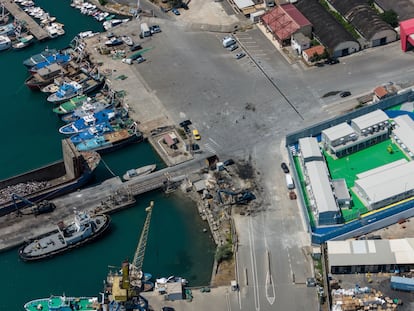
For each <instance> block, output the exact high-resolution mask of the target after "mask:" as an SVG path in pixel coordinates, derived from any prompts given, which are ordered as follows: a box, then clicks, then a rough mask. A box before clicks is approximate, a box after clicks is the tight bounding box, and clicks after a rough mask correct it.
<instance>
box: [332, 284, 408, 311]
mask: <svg viewBox="0 0 414 311" xmlns="http://www.w3.org/2000/svg"><path fill="white" fill-rule="evenodd" d="M331 294H332V311H353V310H387V311H392V310H397V307H398V305H399V304H400V301H399V300H398V299H396V300H393V299H391V298H389V297H384V295H383V294H382V293H381V292H380V291H377V290H375V289H373V288H369V287H361V288H360V287H355V288H350V289H343V288H339V289H334V290H332V292H331Z"/></svg>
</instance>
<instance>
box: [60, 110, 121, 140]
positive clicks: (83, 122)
mask: <svg viewBox="0 0 414 311" xmlns="http://www.w3.org/2000/svg"><path fill="white" fill-rule="evenodd" d="M116 116H117V112H116V111H115V110H114V109H105V110H102V111H99V112H96V113H94V114H89V115H87V116H85V117H83V118H80V119H79V120H76V121H75V122H72V123H69V124H66V125H64V126H62V127H61V128H60V129H59V133H61V134H65V135H73V134H76V133H80V132H83V131H86V130H87V129H89V128H90V127H92V126H96V125H98V124H101V123H106V122H110V121H112V120H114V119H115V118H116Z"/></svg>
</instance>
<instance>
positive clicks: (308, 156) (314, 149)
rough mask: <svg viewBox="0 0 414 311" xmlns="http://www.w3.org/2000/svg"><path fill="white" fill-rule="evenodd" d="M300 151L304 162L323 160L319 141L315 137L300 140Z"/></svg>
mask: <svg viewBox="0 0 414 311" xmlns="http://www.w3.org/2000/svg"><path fill="white" fill-rule="evenodd" d="M299 149H300V153H301V158H302V160H303V162H310V161H322V160H323V157H322V153H321V150H320V148H319V144H318V140H317V139H316V138H315V137H304V138H300V139H299Z"/></svg>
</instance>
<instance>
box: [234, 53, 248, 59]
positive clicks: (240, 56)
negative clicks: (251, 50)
mask: <svg viewBox="0 0 414 311" xmlns="http://www.w3.org/2000/svg"><path fill="white" fill-rule="evenodd" d="M245 56H246V53H244V52H240V53H237V54H236V59H240V58H243V57H245Z"/></svg>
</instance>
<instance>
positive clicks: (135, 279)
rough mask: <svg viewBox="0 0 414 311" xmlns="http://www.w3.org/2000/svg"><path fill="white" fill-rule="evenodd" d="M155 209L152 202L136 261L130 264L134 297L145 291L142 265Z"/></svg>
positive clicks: (129, 274) (130, 277)
mask: <svg viewBox="0 0 414 311" xmlns="http://www.w3.org/2000/svg"><path fill="white" fill-rule="evenodd" d="M153 207H154V201H151V202H150V205H149V206H148V207H147V208H146V209H145V211H146V212H147V217H146V218H145V222H144V227H143V228H142V232H141V236H140V238H139V242H138V246H137V249H136V250H135V254H134V259H133V260H132V262H131V263H130V264H129V267H128V269H129V273H128V277H129V292H131V293H132V294H133V295H134V294H136V292H137V291H138V292H139V291H141V290H142V289H143V282H142V280H143V278H144V273H143V272H142V265H143V263H144V256H145V248H146V246H147V240H148V232H149V227H150V222H151V216H152V209H153Z"/></svg>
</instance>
